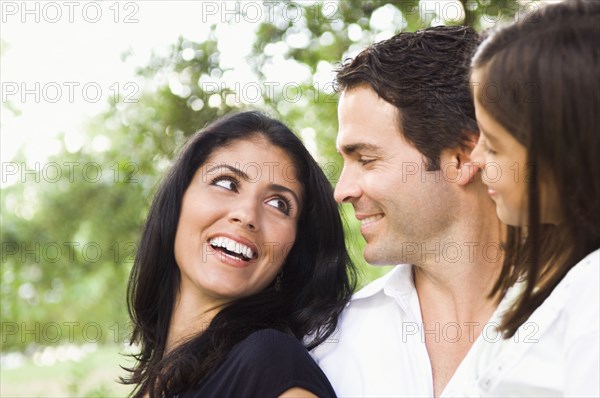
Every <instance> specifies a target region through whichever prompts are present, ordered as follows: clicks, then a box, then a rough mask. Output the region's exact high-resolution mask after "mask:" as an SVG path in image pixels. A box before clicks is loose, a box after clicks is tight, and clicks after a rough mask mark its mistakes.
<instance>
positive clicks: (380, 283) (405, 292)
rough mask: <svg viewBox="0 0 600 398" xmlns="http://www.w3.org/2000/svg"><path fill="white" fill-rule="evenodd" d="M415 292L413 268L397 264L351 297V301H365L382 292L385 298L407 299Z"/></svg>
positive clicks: (409, 265) (408, 265)
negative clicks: (403, 297) (404, 297)
mask: <svg viewBox="0 0 600 398" xmlns="http://www.w3.org/2000/svg"><path fill="white" fill-rule="evenodd" d="M414 291H415V284H414V281H413V266H412V265H411V264H399V265H397V266H395V267H394V268H393V269H392V270H391V271H390V272H388V273H387V274H385V275H384V276H382V277H381V278H379V279H376V280H375V281H373V282H371V283H369V284H368V285H367V286H365V287H363V288H362V289H361V290H359V291H358V292H356V293H355V294H354V295H353V296H352V301H355V300H361V299H365V298H368V297H371V296H374V295H376V294H378V293H380V292H383V293H384V294H385V295H386V296H389V297H394V298H400V297H402V296H406V297H409V296H410V294H412V293H413V292H414Z"/></svg>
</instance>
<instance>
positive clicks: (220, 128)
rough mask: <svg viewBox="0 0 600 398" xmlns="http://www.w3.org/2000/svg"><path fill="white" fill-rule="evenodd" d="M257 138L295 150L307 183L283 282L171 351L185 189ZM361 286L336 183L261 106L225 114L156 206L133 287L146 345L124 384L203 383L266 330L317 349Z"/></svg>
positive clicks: (142, 388) (180, 386) (159, 390)
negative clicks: (205, 167) (215, 156)
mask: <svg viewBox="0 0 600 398" xmlns="http://www.w3.org/2000/svg"><path fill="white" fill-rule="evenodd" d="M258 136H260V137H264V138H265V139H266V140H267V141H268V142H270V143H271V144H272V145H274V146H277V147H279V148H281V149H283V150H284V151H285V152H286V153H287V154H288V156H290V158H291V159H292V161H293V163H294V165H295V166H296V167H297V169H298V171H299V180H300V183H301V184H302V189H303V195H302V196H303V198H304V203H303V205H302V211H301V214H300V216H299V219H298V227H297V234H296V241H295V243H294V246H293V247H292V249H291V250H290V252H289V254H288V256H287V258H286V260H285V262H284V264H283V274H282V280H281V288H280V289H276V288H275V287H274V283H271V285H270V286H268V287H267V288H266V289H265V290H263V291H261V292H259V293H257V294H254V295H252V296H249V297H244V298H240V299H238V300H235V301H233V302H231V303H230V304H228V305H227V306H226V307H225V308H223V309H222V310H221V311H220V312H219V313H218V314H217V315H216V316H215V317H214V318H213V320H212V322H211V323H210V325H209V326H208V327H207V328H206V329H205V330H203V331H199V333H198V335H196V336H194V337H193V338H191V339H190V340H188V341H187V342H185V343H183V344H181V345H179V346H178V347H176V348H175V349H173V350H172V351H170V352H168V353H166V352H165V347H166V342H167V333H168V330H169V322H170V320H171V315H172V312H173V306H174V302H175V297H176V292H177V290H178V288H179V281H180V273H179V269H178V267H177V264H176V262H175V254H174V242H175V232H176V230H177V224H178V220H179V215H180V211H181V203H182V198H183V194H184V192H185V191H186V189H187V188H188V186H189V184H190V182H191V180H192V177H193V176H194V174H195V172H196V170H198V168H199V167H200V166H201V165H202V164H203V163H204V162H205V161H206V159H207V158H208V157H209V156H210V154H211V153H212V152H213V151H214V150H216V149H219V148H223V147H225V146H227V145H230V144H232V143H234V142H236V141H240V140H248V139H252V138H255V137H258ZM355 284H356V270H355V268H354V265H353V264H352V263H351V261H350V258H349V256H348V253H347V251H346V246H345V241H344V233H343V227H342V221H341V218H340V214H339V212H338V207H337V204H336V203H335V201H334V199H333V192H332V188H331V185H330V183H329V181H328V180H327V178H326V177H325V174H324V173H323V171H322V170H321V169H320V167H319V165H318V164H317V163H316V162H315V160H314V159H313V158H312V156H311V155H310V154H309V153H308V151H307V150H306V148H305V147H304V145H303V144H302V142H301V141H300V140H299V139H298V137H296V136H295V135H294V134H293V133H292V132H291V131H290V130H289V129H288V128H287V127H286V126H285V125H284V124H283V123H281V122H279V121H277V120H274V119H271V118H269V117H267V116H266V115H264V114H262V113H259V112H241V113H237V114H234V115H232V116H228V117H226V118H223V119H220V120H218V121H216V122H214V123H212V124H210V125H209V126H208V127H206V128H205V129H203V130H202V131H200V132H198V133H196V134H195V135H194V136H192V137H191V138H190V139H189V141H188V142H187V144H186V145H185V147H184V148H183V150H182V152H181V154H180V156H179V157H178V159H177V160H176V162H175V164H174V165H173V166H172V168H171V170H170V172H169V173H168V175H167V176H166V178H165V179H164V181H163V182H162V185H161V186H160V188H159V190H158V193H157V194H156V196H155V198H154V201H153V203H152V206H151V208H150V212H149V214H148V218H147V220H146V224H145V227H144V230H143V233H142V237H141V242H140V245H139V250H138V253H137V256H136V259H135V262H134V265H133V268H132V271H131V275H130V278H129V284H128V288H127V297H128V308H129V314H130V316H131V319H132V321H133V324H134V329H133V336H132V344H138V345H139V346H140V349H141V351H140V353H139V354H137V355H135V358H136V360H137V363H136V365H135V366H134V367H133V368H129V369H127V370H128V371H130V372H131V375H130V377H129V378H127V379H123V380H122V381H123V382H124V383H126V384H137V388H136V390H134V392H133V393H132V395H134V396H135V397H141V396H143V395H144V394H145V393H147V392H148V393H149V394H150V396H160V395H162V394H164V395H165V396H172V395H173V394H177V393H179V392H182V391H185V390H188V389H190V388H192V387H194V386H196V385H197V384H198V383H199V382H200V381H201V380H202V379H203V378H204V377H205V376H206V375H207V374H208V373H209V372H210V371H211V370H213V369H214V368H215V367H216V366H218V365H219V363H220V362H221V361H222V360H223V359H224V358H225V356H226V355H227V354H228V353H229V351H230V350H231V348H232V347H233V346H234V345H235V344H236V343H238V342H240V341H241V340H243V339H244V338H245V337H247V336H248V335H249V334H251V333H252V332H254V331H256V330H260V329H264V328H275V329H278V330H280V331H283V332H285V333H288V334H290V335H293V336H295V337H297V338H298V339H303V338H309V341H308V343H307V348H308V349H312V348H314V347H316V346H317V345H318V344H320V343H322V342H323V341H325V339H327V337H329V336H330V335H331V333H332V332H333V331H334V330H335V328H336V326H337V319H338V316H339V314H340V312H341V311H342V310H343V308H344V306H345V304H346V303H347V302H348V300H349V298H350V296H351V294H352V292H353V290H354V288H355Z"/></svg>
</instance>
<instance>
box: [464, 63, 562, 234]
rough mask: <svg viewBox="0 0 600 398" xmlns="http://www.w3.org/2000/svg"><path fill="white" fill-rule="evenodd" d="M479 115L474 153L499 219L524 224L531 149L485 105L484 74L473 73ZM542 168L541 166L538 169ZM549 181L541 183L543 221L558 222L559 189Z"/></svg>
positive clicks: (525, 223)
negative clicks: (477, 137)
mask: <svg viewBox="0 0 600 398" xmlns="http://www.w3.org/2000/svg"><path fill="white" fill-rule="evenodd" d="M471 81H472V84H473V87H474V97H475V114H476V117H477V124H478V125H479V132H480V135H479V141H478V142H477V146H476V147H475V149H474V150H473V152H472V154H471V158H472V160H473V162H474V163H475V164H476V165H478V166H479V167H481V170H482V180H483V183H484V184H485V185H487V187H488V193H489V195H490V197H491V198H492V199H493V200H494V202H496V212H497V214H498V218H499V219H500V220H501V221H502V222H503V223H505V224H508V225H513V226H524V225H527V222H528V209H529V207H528V188H527V187H528V185H529V183H531V182H532V181H531V176H530V175H529V167H528V165H527V148H525V146H524V145H522V144H521V143H520V142H519V141H517V140H516V139H515V138H514V136H513V135H512V134H511V133H510V132H509V131H508V130H506V129H505V128H504V127H503V126H502V125H501V124H500V123H498V122H497V121H496V120H495V119H494V118H493V117H492V115H491V114H490V113H489V112H488V111H487V110H486V109H485V108H484V107H483V105H482V104H481V102H480V98H481V95H482V94H481V93H480V90H481V86H482V85H483V84H482V83H481V82H482V80H481V73H480V72H479V71H478V70H475V71H474V72H473V75H472V77H471ZM538 170H539V168H538ZM551 186H552V184H548V183H546V182H545V181H542V183H541V184H540V185H539V189H540V213H541V221H542V222H545V223H557V222H558V221H559V217H558V214H559V210H558V205H557V204H556V201H555V198H556V193H555V190H553V189H551Z"/></svg>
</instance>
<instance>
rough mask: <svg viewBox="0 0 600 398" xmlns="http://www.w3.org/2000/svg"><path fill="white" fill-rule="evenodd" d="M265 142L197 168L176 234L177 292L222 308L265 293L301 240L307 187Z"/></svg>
mask: <svg viewBox="0 0 600 398" xmlns="http://www.w3.org/2000/svg"><path fill="white" fill-rule="evenodd" d="M296 171H297V168H296V167H295V165H294V164H293V163H292V160H291V159H290V157H289V156H288V155H287V154H286V153H285V152H284V151H283V150H282V149H280V148H279V147H276V146H273V145H271V144H270V143H268V142H267V141H266V140H265V139H264V138H263V137H260V136H258V137H254V138H253V139H251V140H242V141H237V142H233V143H232V144H231V145H229V146H227V147H225V148H220V149H216V150H215V151H214V152H213V153H212V154H211V155H210V156H209V158H208V159H207V161H206V162H205V163H204V164H203V165H202V166H201V167H200V168H199V169H198V170H197V171H196V173H195V175H194V177H193V179H192V181H191V183H190V185H189V187H188V188H187V190H186V192H185V194H184V196H183V201H182V207H181V214H180V217H179V223H178V226H177V233H176V236H175V259H176V261H177V264H178V266H179V269H180V271H181V286H180V294H181V295H182V296H188V297H190V296H192V297H194V300H196V302H198V303H200V304H201V305H208V306H217V305H220V304H224V303H227V302H229V301H231V300H233V299H237V298H240V297H245V296H249V295H251V294H254V293H257V292H259V291H261V290H263V289H264V288H265V287H266V286H267V285H269V283H271V282H272V281H273V279H274V278H275V276H276V275H277V273H278V271H279V270H280V268H281V266H282V264H283V262H284V260H285V258H286V257H287V254H288V253H289V251H290V249H291V248H292V246H293V244H294V241H295V239H296V230H297V224H298V217H299V214H300V211H301V206H302V186H301V184H300V182H299V181H298V179H297V174H296Z"/></svg>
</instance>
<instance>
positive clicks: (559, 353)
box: [441, 250, 600, 397]
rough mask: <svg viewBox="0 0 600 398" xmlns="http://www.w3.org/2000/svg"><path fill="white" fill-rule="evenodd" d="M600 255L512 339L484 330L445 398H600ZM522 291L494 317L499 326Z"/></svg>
mask: <svg viewBox="0 0 600 398" xmlns="http://www.w3.org/2000/svg"><path fill="white" fill-rule="evenodd" d="M599 271H600V250H596V251H594V252H592V253H590V254H589V255H588V256H587V257H585V258H584V259H583V260H581V261H580V262H579V263H578V264H577V265H575V266H574V267H573V268H572V269H571V270H570V271H569V272H568V273H567V275H566V276H565V277H564V278H563V280H562V281H561V282H560V283H559V284H558V285H557V286H556V288H555V289H554V290H553V291H552V293H551V294H550V296H549V297H548V298H547V299H546V300H545V301H544V303H543V304H542V305H541V306H540V307H538V308H537V309H536V310H535V312H534V313H533V314H531V316H530V317H529V319H528V320H527V321H526V322H525V323H524V324H523V325H521V327H520V328H519V329H518V331H517V333H516V334H515V336H513V338H510V339H506V340H505V339H502V338H501V336H500V335H499V333H498V332H497V330H496V328H495V327H486V328H485V329H484V331H483V333H482V334H481V336H480V337H479V338H478V339H477V340H476V341H475V343H474V344H473V347H472V348H471V350H470V351H469V353H468V354H467V356H466V357H465V359H464V360H463V362H462V363H461V365H460V366H459V367H458V369H457V370H456V372H455V374H454V376H453V377H452V379H451V380H450V382H449V383H448V385H447V386H446V388H445V389H444V392H443V393H442V395H441V396H442V397H524V396H536V397H600V365H599V364H600V345H599V344H600V333H599V329H600V310H599V308H600V294H599V289H600V272H599ZM523 287H524V284H523V283H517V284H516V285H515V286H513V287H512V288H511V289H510V290H509V291H508V292H507V294H506V296H505V297H504V299H503V300H502V302H501V303H500V305H499V306H498V309H497V310H496V311H495V313H494V315H493V317H492V319H491V321H490V322H491V324H492V326H493V325H498V324H499V323H500V319H501V317H502V314H503V313H504V312H505V311H506V310H507V309H508V308H509V307H510V305H511V304H512V303H513V302H514V300H515V298H516V297H517V296H518V294H519V292H520V291H522V289H523Z"/></svg>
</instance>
